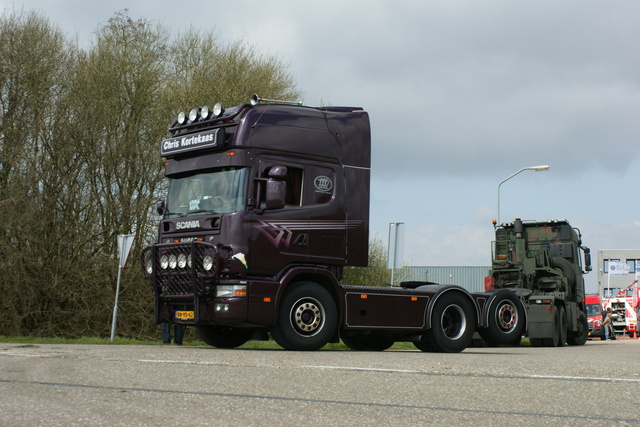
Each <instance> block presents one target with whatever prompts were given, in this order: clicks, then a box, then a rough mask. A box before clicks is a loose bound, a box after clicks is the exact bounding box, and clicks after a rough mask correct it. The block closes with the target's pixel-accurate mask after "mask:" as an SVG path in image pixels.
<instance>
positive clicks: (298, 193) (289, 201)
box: [260, 165, 304, 208]
mask: <svg viewBox="0 0 640 427" xmlns="http://www.w3.org/2000/svg"><path fill="white" fill-rule="evenodd" d="M271 167H272V166H269V167H267V168H265V169H264V171H263V172H262V176H263V177H265V178H266V177H268V176H269V171H270V170H271ZM286 167H287V176H286V177H285V178H284V181H285V183H286V184H287V193H286V196H285V208H287V207H293V206H301V205H302V190H303V177H304V170H303V169H301V168H296V167H292V166H289V165H286ZM265 198H266V187H265V186H264V185H263V186H262V187H261V195H260V200H262V201H264V200H265Z"/></svg>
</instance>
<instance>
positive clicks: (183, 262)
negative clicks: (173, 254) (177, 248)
mask: <svg viewBox="0 0 640 427" xmlns="http://www.w3.org/2000/svg"><path fill="white" fill-rule="evenodd" d="M186 266H187V256H186V255H185V254H180V255H178V267H180V268H185V267H186Z"/></svg>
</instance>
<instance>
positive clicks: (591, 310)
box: [587, 304, 602, 316]
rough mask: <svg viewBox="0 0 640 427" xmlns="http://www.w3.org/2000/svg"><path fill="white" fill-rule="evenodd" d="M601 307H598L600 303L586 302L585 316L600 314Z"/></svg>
mask: <svg viewBox="0 0 640 427" xmlns="http://www.w3.org/2000/svg"><path fill="white" fill-rule="evenodd" d="M601 315H602V308H600V304H588V305H587V316H601Z"/></svg>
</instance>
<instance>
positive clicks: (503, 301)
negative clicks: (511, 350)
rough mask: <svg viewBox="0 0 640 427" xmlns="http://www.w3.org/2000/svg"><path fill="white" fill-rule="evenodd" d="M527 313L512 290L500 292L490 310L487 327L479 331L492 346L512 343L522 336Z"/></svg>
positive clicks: (492, 302)
mask: <svg viewBox="0 0 640 427" xmlns="http://www.w3.org/2000/svg"><path fill="white" fill-rule="evenodd" d="M524 323H525V314H524V307H523V306H522V303H521V302H520V299H519V298H518V297H517V295H516V294H514V293H513V292H511V291H504V290H503V291H500V292H498V293H497V294H496V295H495V297H494V298H493V300H492V301H491V305H490V306H489V310H488V323H487V327H486V328H482V329H479V330H478V333H479V334H480V336H481V337H482V339H483V340H485V341H486V342H487V343H488V344H489V345H490V346H496V345H500V344H511V343H513V342H516V341H518V340H519V339H520V338H521V337H522V331H523V329H524Z"/></svg>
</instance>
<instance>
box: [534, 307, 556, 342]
mask: <svg viewBox="0 0 640 427" xmlns="http://www.w3.org/2000/svg"><path fill="white" fill-rule="evenodd" d="M551 307H552V306H550V305H546V304H545V305H531V306H529V338H534V339H535V338H550V337H553V316H552V311H551V310H550V309H551Z"/></svg>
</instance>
